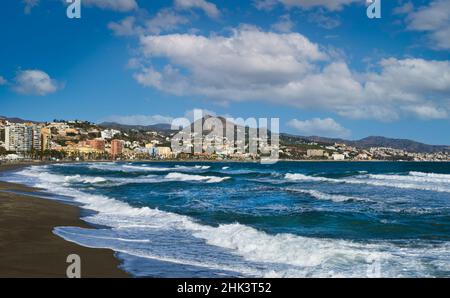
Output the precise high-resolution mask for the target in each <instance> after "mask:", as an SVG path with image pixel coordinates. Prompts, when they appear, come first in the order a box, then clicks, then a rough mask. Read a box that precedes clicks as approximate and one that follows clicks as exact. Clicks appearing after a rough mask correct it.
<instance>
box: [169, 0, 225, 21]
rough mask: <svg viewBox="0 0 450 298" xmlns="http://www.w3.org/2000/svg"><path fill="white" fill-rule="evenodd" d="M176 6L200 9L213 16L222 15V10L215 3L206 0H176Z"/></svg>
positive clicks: (182, 8)
mask: <svg viewBox="0 0 450 298" xmlns="http://www.w3.org/2000/svg"><path fill="white" fill-rule="evenodd" d="M175 7H176V8H177V9H181V10H185V9H200V10H202V11H203V12H204V13H205V14H206V15H208V16H209V17H211V18H217V17H219V16H220V10H219V9H218V8H217V6H216V5H215V4H214V3H211V2H208V1H206V0H175Z"/></svg>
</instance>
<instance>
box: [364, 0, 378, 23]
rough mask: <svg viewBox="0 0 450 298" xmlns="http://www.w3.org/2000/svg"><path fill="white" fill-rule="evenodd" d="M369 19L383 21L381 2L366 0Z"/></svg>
mask: <svg viewBox="0 0 450 298" xmlns="http://www.w3.org/2000/svg"><path fill="white" fill-rule="evenodd" d="M366 2H367V11H366V13H367V17H368V18H369V19H381V0H366Z"/></svg>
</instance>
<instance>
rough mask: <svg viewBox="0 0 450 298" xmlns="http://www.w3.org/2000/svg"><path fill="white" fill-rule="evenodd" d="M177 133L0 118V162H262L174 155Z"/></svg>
mask: <svg viewBox="0 0 450 298" xmlns="http://www.w3.org/2000/svg"><path fill="white" fill-rule="evenodd" d="M176 133H177V131H173V130H171V129H170V126H168V125H153V126H126V125H120V124H117V123H103V124H93V123H91V122H87V121H80V120H71V121H66V120H54V121H52V122H45V123H38V122H30V121H25V120H22V119H18V118H5V117H4V118H0V161H3V162H6V161H20V160H44V161H96V160H98V161H100V160H130V161H131V160H208V161H231V160H232V161H257V160H259V159H260V156H259V154H250V153H246V152H241V153H237V152H236V151H235V150H234V148H233V147H227V148H225V149H224V150H222V151H220V152H206V151H205V152H203V153H201V154H198V153H196V154H194V153H192V154H189V153H181V154H180V153H175V152H174V151H173V150H172V148H171V139H172V137H173V136H174V135H175V134H176ZM224 143H226V142H225V141H224ZM427 146H428V145H427ZM430 146H431V145H430ZM278 150H279V158H280V160H329V161H371V160H379V161H450V149H449V147H444V148H442V150H441V149H440V148H439V149H437V150H431V151H432V152H412V151H410V150H405V149H399V148H391V147H386V146H370V147H368V146H365V148H361V147H358V146H355V145H349V144H346V143H340V142H332V141H329V140H319V141H315V140H312V139H311V138H304V137H298V136H292V135H286V134H280V144H279V148H278Z"/></svg>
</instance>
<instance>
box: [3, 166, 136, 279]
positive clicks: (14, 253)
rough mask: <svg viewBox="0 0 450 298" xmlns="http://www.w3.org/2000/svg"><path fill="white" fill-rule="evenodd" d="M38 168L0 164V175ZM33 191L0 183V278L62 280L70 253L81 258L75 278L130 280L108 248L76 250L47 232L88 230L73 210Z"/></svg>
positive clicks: (68, 243) (18, 185)
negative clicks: (60, 228) (67, 228)
mask: <svg viewBox="0 0 450 298" xmlns="http://www.w3.org/2000/svg"><path fill="white" fill-rule="evenodd" d="M42 164H44V163H36V162H35V163H33V162H31V163H20V164H4V165H0V172H5V171H12V170H16V169H20V168H22V167H26V166H29V165H42ZM36 191H39V190H38V189H34V188H31V187H27V186H25V185H20V184H14V183H7V182H0V278H19V277H25V278H47V277H57V278H64V277H66V270H67V267H68V266H69V265H70V264H68V263H66V258H67V256H68V255H70V254H77V255H79V256H80V258H81V277H84V278H125V277H130V276H129V275H128V274H127V273H126V272H125V271H123V270H121V269H120V265H121V264H120V261H119V260H118V259H117V258H115V256H114V254H115V253H114V252H113V251H112V250H109V249H96V248H87V247H83V246H79V245H77V244H75V243H72V242H68V241H66V240H64V239H62V238H60V237H58V236H57V235H55V234H53V232H52V231H53V229H54V228H55V227H57V226H76V227H81V228H86V229H92V227H91V226H89V225H88V224H87V223H85V222H83V221H82V220H81V219H80V208H79V207H77V206H73V205H68V204H64V203H62V202H57V201H52V200H47V199H43V198H39V197H37V196H35V195H34V193H35V192H36Z"/></svg>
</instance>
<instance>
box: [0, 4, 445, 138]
mask: <svg viewBox="0 0 450 298" xmlns="http://www.w3.org/2000/svg"><path fill="white" fill-rule="evenodd" d="M64 2H65V1H62V0H40V1H37V0H24V1H17V0H6V1H2V3H1V4H0V16H1V18H0V28H1V29H0V40H1V46H0V61H1V63H0V115H5V116H17V117H23V118H27V119H33V120H41V121H48V120H52V119H61V118H63V119H86V120H90V121H94V122H99V121H103V120H115V121H120V122H123V123H128V124H133V123H135V124H152V123H156V122H161V121H170V120H171V118H172V117H180V116H183V115H188V114H189V111H191V110H192V109H193V108H201V109H205V110H207V111H211V112H215V113H216V114H220V115H230V116H233V117H243V118H247V117H269V118H270V117H278V118H280V125H281V130H282V131H285V132H290V133H295V134H300V135H322V136H332V137H346V138H350V139H358V138H362V137H366V136H369V135H383V136H388V137H398V138H410V139H415V140H419V141H423V142H426V143H431V144H450V133H448V131H450V122H449V117H450V62H449V57H450V56H449V54H450V38H449V36H450V29H449V28H450V1H448V0H429V1H425V0H424V1H406V0H403V1H402V0H381V5H382V18H381V19H369V18H368V17H367V16H366V3H365V1H364V0H333V1H331V0H318V1H311V0H253V1H242V0H208V1H206V0H167V1H157V0H154V1H143V0H109V1H106V0H81V2H82V7H81V13H82V17H81V19H69V18H67V16H66V6H65V4H64Z"/></svg>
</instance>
